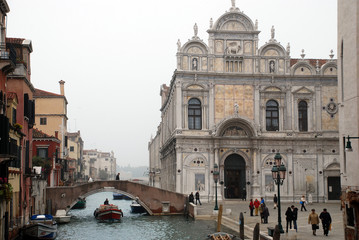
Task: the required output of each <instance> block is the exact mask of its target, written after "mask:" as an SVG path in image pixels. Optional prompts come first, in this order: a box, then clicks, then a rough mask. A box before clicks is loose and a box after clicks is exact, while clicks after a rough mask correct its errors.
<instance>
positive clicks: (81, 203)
mask: <svg viewBox="0 0 359 240" xmlns="http://www.w3.org/2000/svg"><path fill="white" fill-rule="evenodd" d="M85 207H86V198H79V200H78V201H77V203H76V204H75V205H74V206H73V207H72V209H83V208H85Z"/></svg>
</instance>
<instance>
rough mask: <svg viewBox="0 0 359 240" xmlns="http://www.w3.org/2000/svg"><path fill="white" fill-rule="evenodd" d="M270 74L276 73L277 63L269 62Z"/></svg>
mask: <svg viewBox="0 0 359 240" xmlns="http://www.w3.org/2000/svg"><path fill="white" fill-rule="evenodd" d="M269 72H270V73H274V72H275V63H274V61H270V62H269Z"/></svg>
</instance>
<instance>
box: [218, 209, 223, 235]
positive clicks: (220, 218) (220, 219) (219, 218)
mask: <svg viewBox="0 0 359 240" xmlns="http://www.w3.org/2000/svg"><path fill="white" fill-rule="evenodd" d="M222 212H223V205H222V204H221V205H219V210H218V219H217V232H220V231H221V225H222Z"/></svg>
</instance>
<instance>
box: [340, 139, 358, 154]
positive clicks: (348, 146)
mask: <svg viewBox="0 0 359 240" xmlns="http://www.w3.org/2000/svg"><path fill="white" fill-rule="evenodd" d="M343 138H344V142H345V137H343ZM346 138H347V139H348V140H347V144H346V145H345V151H346V152H352V151H353V148H352V143H351V141H350V139H359V137H350V136H349V135H348V137H346Z"/></svg>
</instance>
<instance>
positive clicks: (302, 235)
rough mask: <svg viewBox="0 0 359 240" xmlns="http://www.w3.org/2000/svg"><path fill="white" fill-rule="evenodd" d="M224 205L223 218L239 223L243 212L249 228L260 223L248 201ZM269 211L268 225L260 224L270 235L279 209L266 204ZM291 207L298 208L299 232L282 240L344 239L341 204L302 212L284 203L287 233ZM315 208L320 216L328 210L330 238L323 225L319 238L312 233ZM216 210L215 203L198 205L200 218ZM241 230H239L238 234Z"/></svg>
mask: <svg viewBox="0 0 359 240" xmlns="http://www.w3.org/2000/svg"><path fill="white" fill-rule="evenodd" d="M221 204H222V205H223V216H225V217H228V218H230V219H233V220H234V221H236V222H237V223H238V222H239V214H240V212H243V215H244V224H245V225H246V226H247V227H249V228H254V226H255V224H256V223H260V217H259V216H254V217H251V216H250V213H249V207H248V206H249V202H248V201H238V200H225V201H219V202H218V206H219V205H221ZM266 205H267V207H268V209H269V214H270V216H269V218H268V224H260V229H261V232H265V233H268V227H273V228H274V227H275V225H276V224H278V209H274V207H273V203H271V202H269V203H266ZM291 205H295V206H296V207H297V208H298V210H299V211H298V220H297V225H298V232H296V231H295V230H294V229H289V230H288V233H284V234H281V239H283V240H299V239H300V240H308V239H336V240H341V239H344V227H343V215H342V211H341V210H340V203H339V202H337V203H313V204H308V205H307V206H306V207H307V211H300V204H299V203H282V205H281V218H282V226H283V230H284V231H286V219H285V211H286V210H287V208H288V207H290V206H291ZM312 208H314V209H315V210H316V213H318V215H319V214H320V213H321V212H322V211H323V208H326V209H327V210H328V212H329V213H330V215H331V217H332V226H333V228H332V230H331V231H329V236H324V234H323V228H322V225H321V224H320V225H319V227H320V228H319V229H318V230H317V236H314V235H313V233H312V230H311V229H312V228H311V225H309V224H308V216H309V214H310V211H311V209H312ZM213 209H214V203H202V205H197V215H198V216H199V217H200V216H205V215H206V216H209V215H213V214H216V212H215V211H214V210H213ZM238 231H239V230H237V232H238Z"/></svg>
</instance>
